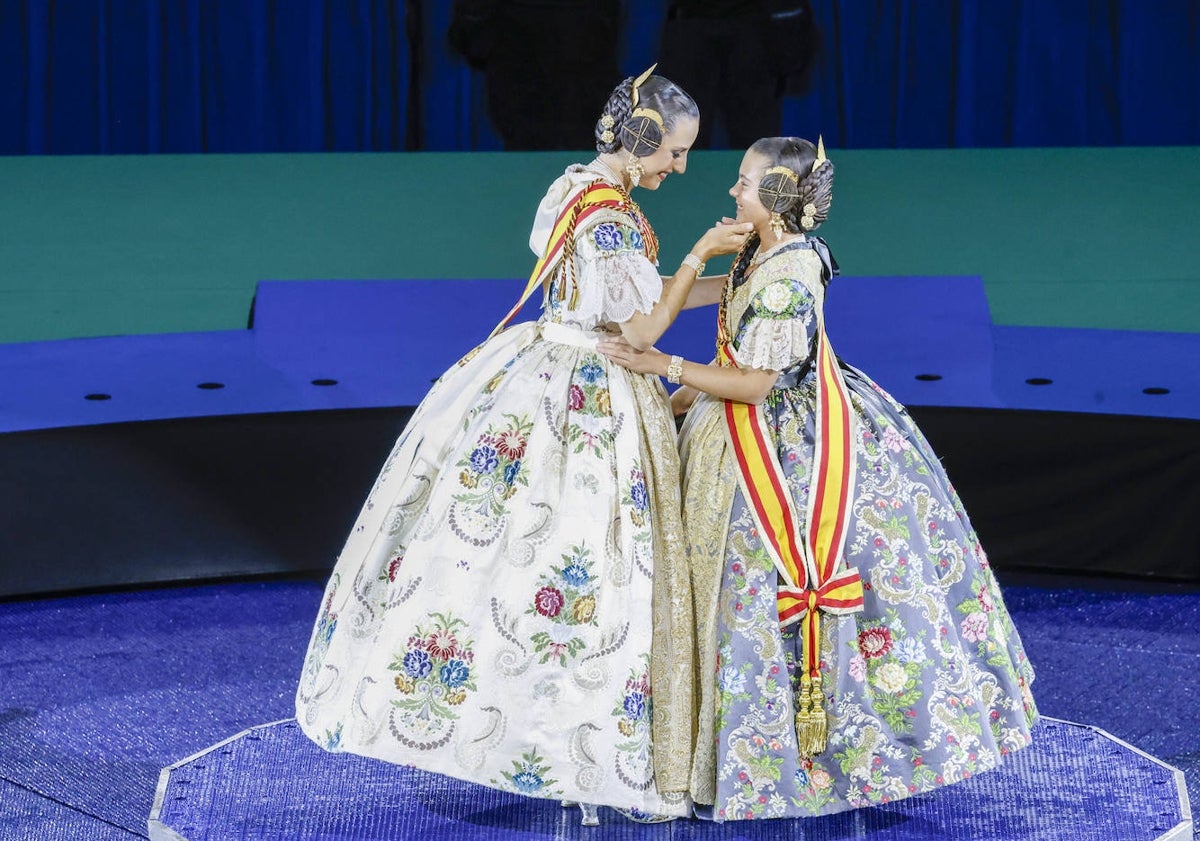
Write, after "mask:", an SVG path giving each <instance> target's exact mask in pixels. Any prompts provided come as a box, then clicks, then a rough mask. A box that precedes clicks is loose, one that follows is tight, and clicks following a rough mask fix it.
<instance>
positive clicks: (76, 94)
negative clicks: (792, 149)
mask: <svg viewBox="0 0 1200 841" xmlns="http://www.w3.org/2000/svg"><path fill="white" fill-rule="evenodd" d="M813 5H814V9H815V11H816V15H817V17H818V19H819V21H820V24H821V27H822V29H823V31H824V40H825V51H824V54H823V55H822V57H821V59H820V66H819V70H818V73H817V76H816V79H815V82H814V85H813V87H812V89H811V91H810V92H809V93H808V94H807V95H806V96H804V97H801V98H796V99H792V100H789V101H788V104H787V107H786V109H785V123H786V125H785V127H786V130H788V131H790V132H794V133H802V134H815V133H817V132H818V131H819V132H823V133H824V134H825V136H826V138H827V139H828V140H829V141H830V142H831V143H832V144H834V145H837V146H839V147H842V148H846V147H859V148H862V147H884V148H887V147H910V148H911V147H933V148H937V147H946V146H1059V145H1071V146H1077V145H1110V144H1121V145H1173V144H1185V145H1195V144H1200V0H890V2H885V0H813ZM664 6H665V0H642V1H641V2H639V0H630V2H627V3H626V5H625V20H624V21H623V26H622V29H623V32H624V44H623V46H622V54H621V57H620V59H621V65H622V67H623V68H624V69H625V71H626V72H627V73H633V72H637V71H639V70H641V69H642V68H644V67H645V66H646V65H647V64H649V63H650V62H651V61H653V60H654V57H655V53H656V51H657V46H656V45H657V42H658V33H659V29H660V27H661V24H662V19H663V13H664V11H663V10H664ZM449 9H450V3H449V0H410V2H403V0H0V154H83V153H88V154H91V153H101V154H104V153H153V152H284V151H287V152H296V151H370V150H393V149H428V150H462V149H495V148H498V146H499V144H498V141H497V139H496V136H495V134H494V133H493V132H492V130H491V128H490V126H489V125H488V123H487V119H486V116H485V114H484V92H483V81H482V77H481V76H480V75H479V74H477V73H472V72H471V71H470V70H469V69H467V67H466V66H465V65H464V64H463V63H462V62H461V61H459V60H458V59H457V58H456V57H454V56H453V55H451V54H450V52H449V50H448V49H447V47H446V43H445V41H446V39H445V32H446V27H447V24H448V22H449ZM614 81H615V80H614ZM552 106H553V103H547V107H552ZM586 142H587V139H586V138H584V139H581V143H580V145H581V146H583V145H585V144H586Z"/></svg>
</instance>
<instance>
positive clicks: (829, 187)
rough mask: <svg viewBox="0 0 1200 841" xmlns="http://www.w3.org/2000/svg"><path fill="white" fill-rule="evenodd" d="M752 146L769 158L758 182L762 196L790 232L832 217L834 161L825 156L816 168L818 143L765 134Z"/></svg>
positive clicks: (765, 204) (813, 225) (807, 227)
mask: <svg viewBox="0 0 1200 841" xmlns="http://www.w3.org/2000/svg"><path fill="white" fill-rule="evenodd" d="M750 150H751V151H752V152H755V153H757V154H759V155H762V156H763V157H765V158H766V159H767V161H768V166H767V169H766V172H765V173H764V175H763V178H762V180H761V181H760V182H759V186H758V196H759V200H760V201H761V202H762V203H763V207H765V208H766V209H767V210H769V211H771V212H773V213H778V214H779V215H780V217H781V219H782V220H783V225H784V228H785V229H786V230H787V231H788V232H789V233H793V234H797V233H806V232H808V231H812V230H816V228H817V227H819V226H820V224H821V223H822V222H824V221H825V220H826V219H827V218H829V206H830V204H831V203H832V201H833V161H830V160H828V159H825V160H823V161H822V162H821V163H820V165H819V166H817V167H816V169H813V164H815V163H816V161H817V147H816V146H814V145H813V144H812V143H810V142H809V141H807V140H804V139H803V138H800V137H764V138H762V139H761V140H758V141H756V142H755V143H754V145H753V146H751V147H750ZM793 174H794V175H793ZM787 182H790V185H791V186H789V183H787Z"/></svg>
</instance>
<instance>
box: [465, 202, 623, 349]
mask: <svg viewBox="0 0 1200 841" xmlns="http://www.w3.org/2000/svg"><path fill="white" fill-rule="evenodd" d="M604 208H611V209H616V210H628V209H629V199H628V198H627V197H626V196H625V195H624V194H622V192H621V191H620V190H618V189H616V188H615V187H612V186H610V185H608V184H605V183H603V182H601V181H593V182H592V183H591V184H589V185H587V186H586V187H584V188H583V189H581V190H580V191H579V192H578V193H576V194H575V195H574V196H572V197H571V199H570V200H569V201H568V202H567V203H566V204H565V205H563V211H562V213H560V214H559V215H558V219H557V220H556V221H555V223H554V227H553V229H552V230H551V232H550V239H549V241H548V242H547V243H546V250H545V251H544V252H543V253H542V256H541V257H540V258H538V261H537V263H536V264H534V267H533V272H532V273H531V274H530V275H529V282H528V283H526V284H525V290H524V291H523V292H522V293H521V297H520V298H519V299H518V300H517V303H516V304H514V305H513V308H512V309H510V310H509V311H508V314H507V315H506V316H504V318H503V319H501V321H500V323H499V324H497V325H496V328H495V329H494V330H492V332H491V334H490V335H489V337H488V338H491V336H495V335H496V334H497V333H499V332H500V331H501V330H503V329H504V328H505V327H507V326H508V324H509V322H510V321H512V320H513V318H515V317H516V315H517V313H518V312H520V311H521V307H523V306H525V303H526V302H527V301H528V300H529V298H530V297H531V296H532V295H533V293H534V291H535V290H536V289H537V288H538V287H539V286H541V285H542V284H543V283H545V282H546V281H547V280H548V279H549V278H550V276H551V275H552V274H553V273H554V270H555V269H557V268H558V264H559V260H560V259H561V258H562V257H563V255H564V254H567V253H569V252H570V251H571V247H572V246H571V238H572V237H573V236H574V233H575V229H576V228H577V227H578V226H579V223H580V222H583V221H584V220H585V219H587V217H589V216H591V215H592V214H593V213H595V212H596V211H598V210H601V209H604Z"/></svg>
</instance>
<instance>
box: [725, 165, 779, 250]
mask: <svg viewBox="0 0 1200 841" xmlns="http://www.w3.org/2000/svg"><path fill="white" fill-rule="evenodd" d="M769 164H770V161H769V160H768V159H767V157H766V156H765V155H760V154H759V153H758V152H753V151H751V152H747V153H746V155H745V157H743V158H742V165H741V168H739V169H738V179H737V181H736V182H735V183H734V185H733V186H732V187H730V188H729V195H731V196H733V200H734V201H735V202H736V203H737V217H736V218H737V221H739V222H750V223H751V224H753V225H754V229H755V230H756V231H758V235H759V237H760V238H761V239H762V240H763V241H764V242H767V241H768V237H767V234H770V235H771V238H772V239H773V238H774V236H775V235H774V234H773V233H771V212H770V211H769V210H767V209H766V208H765V207H763V203H762V201H761V200H760V199H759V197H758V183H759V182H760V181H761V180H762V177H763V173H764V172H765V171H766V169H767V167H768V165H769Z"/></svg>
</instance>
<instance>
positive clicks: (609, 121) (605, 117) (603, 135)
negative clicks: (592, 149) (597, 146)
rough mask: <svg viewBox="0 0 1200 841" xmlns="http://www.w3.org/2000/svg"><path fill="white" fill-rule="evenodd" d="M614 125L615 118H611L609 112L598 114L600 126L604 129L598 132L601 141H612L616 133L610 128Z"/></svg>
mask: <svg viewBox="0 0 1200 841" xmlns="http://www.w3.org/2000/svg"><path fill="white" fill-rule="evenodd" d="M614 125H616V120H614V119H613V118H612V115H611V114H602V115H601V116H600V126H601V127H602V128H603V129H604V131H602V132H600V142H601V143H612V142H613V140H615V139H616V135H615V134H613V130H612V129H613V126H614Z"/></svg>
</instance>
